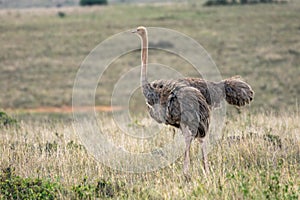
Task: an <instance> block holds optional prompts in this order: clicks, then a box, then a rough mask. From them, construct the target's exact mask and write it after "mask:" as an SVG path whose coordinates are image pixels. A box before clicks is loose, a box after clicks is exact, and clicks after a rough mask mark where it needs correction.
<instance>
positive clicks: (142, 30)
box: [132, 26, 147, 38]
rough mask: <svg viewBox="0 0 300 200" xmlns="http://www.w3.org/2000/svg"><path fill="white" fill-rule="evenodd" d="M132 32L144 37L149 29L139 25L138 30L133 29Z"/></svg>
mask: <svg viewBox="0 0 300 200" xmlns="http://www.w3.org/2000/svg"><path fill="white" fill-rule="evenodd" d="M132 33H137V34H138V35H139V36H141V37H142V38H144V37H145V36H146V35H147V30H146V28H145V27H144V26H139V27H137V29H136V30H133V31H132Z"/></svg>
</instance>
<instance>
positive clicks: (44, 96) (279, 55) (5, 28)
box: [0, 0, 300, 113]
mask: <svg viewBox="0 0 300 200" xmlns="http://www.w3.org/2000/svg"><path fill="white" fill-rule="evenodd" d="M99 4H100V5H99ZM0 8H1V9H0V21H1V23H0V46H1V49H0V91H1V93H0V109H2V110H5V111H8V112H14V113H22V112H50V113H51V112H71V110H70V106H71V105H72V89H73V84H74V80H75V76H76V73H77V71H78V69H79V67H80V65H81V63H82V62H83V60H84V59H85V57H86V56H87V55H88V54H89V52H90V51H91V50H92V49H93V48H94V47H96V46H97V45H98V44H99V43H101V42H102V41H104V40H105V39H107V38H109V37H110V36H112V35H114V34H117V33H120V32H123V31H127V30H130V29H133V28H136V27H137V26H140V25H144V26H146V27H164V28H169V29H174V30H176V31H179V32H181V33H183V34H186V35H188V36H190V37H191V38H193V39H195V40H196V41H197V42H198V43H200V44H201V45H202V46H203V47H204V48H205V49H206V50H207V52H208V53H209V54H210V56H211V57H212V59H213V60H214V61H215V63H216V65H217V67H218V69H219V70H220V73H221V75H222V77H223V78H227V77H231V76H235V75H241V76H242V77H243V79H244V80H245V81H247V82H248V83H249V84H250V85H251V86H252V87H253V90H254V91H255V100H254V101H253V103H252V104H251V106H250V107H248V108H246V109H248V110H250V111H251V112H254V113H255V112H269V111H270V112H278V113H280V112H286V111H287V112H294V111H298V107H299V106H298V104H299V103H298V102H299V96H300V95H299V94H300V87H299V85H300V84H299V83H300V79H299V77H300V76H299V75H300V34H299V33H300V24H299V18H300V14H299V13H300V12H299V11H300V4H299V2H298V1H291V0H289V1H287V0H276V1H275V0H273V1H272V0H248V1H247V0H228V1H226V0H208V1H204V0H203V1H195V0H185V1H179V0H178V1H158V0H155V1H154V0H153V1H152V0H151V1H137V0H111V1H110V0H108V1H105V0H80V1H79V0H48V1H45V0H34V1H29V0H28V1H27V0H22V1H19V0H0ZM150 42H151V41H150ZM136 43H137V44H136V45H137V48H139V45H140V43H139V41H138V40H137V41H136ZM162 45H170V44H162ZM171 45H172V44H171ZM149 62H156V63H161V64H164V65H169V66H172V67H173V68H174V69H176V70H179V71H180V73H182V74H183V75H185V76H198V74H197V72H196V71H195V70H193V68H192V67H191V66H189V64H188V63H186V62H185V61H184V60H183V59H182V58H180V57H178V56H176V55H172V54H170V53H167V52H163V51H157V50H156V51H151V50H150V52H149ZM139 64H140V52H139V51H134V52H131V53H130V54H127V55H124V56H122V57H120V58H119V59H117V60H115V61H114V62H113V63H112V64H111V66H110V67H109V69H108V70H107V71H106V72H105V73H104V75H103V78H101V80H100V81H99V84H98V88H97V94H96V105H97V106H99V107H101V106H102V107H103V109H102V110H103V111H107V110H108V111H109V110H110V103H111V102H110V99H111V95H112V90H113V87H114V84H115V83H116V82H117V80H118V79H119V78H120V76H121V75H122V74H124V73H125V72H127V71H128V70H129V69H131V68H133V67H135V66H138V65H139ZM150 79H151V78H150ZM133 96H134V97H135V98H134V99H133V100H132V101H130V103H131V104H132V105H131V106H132V107H133V108H137V109H140V110H143V109H145V107H144V106H145V105H144V101H143V97H142V96H141V94H140V91H139V90H137V91H136V93H135V94H134V95H133ZM99 110H101V108H99ZM230 110H233V111H234V110H235V108H229V112H231V111H230ZM234 112H235V111H234Z"/></svg>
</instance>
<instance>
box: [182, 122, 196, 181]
mask: <svg viewBox="0 0 300 200" xmlns="http://www.w3.org/2000/svg"><path fill="white" fill-rule="evenodd" d="M182 133H183V136H184V139H185V151H184V163H183V174H184V176H185V177H186V178H187V179H189V178H190V175H189V167H190V148H191V143H192V140H193V136H192V133H191V131H190V130H189V129H188V127H187V126H185V125H183V128H182Z"/></svg>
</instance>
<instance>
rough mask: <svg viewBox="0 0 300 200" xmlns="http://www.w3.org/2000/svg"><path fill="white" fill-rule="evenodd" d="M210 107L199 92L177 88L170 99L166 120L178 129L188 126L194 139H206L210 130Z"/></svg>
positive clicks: (192, 88) (186, 87)
mask: <svg viewBox="0 0 300 200" xmlns="http://www.w3.org/2000/svg"><path fill="white" fill-rule="evenodd" d="M209 115H210V110H209V106H208V104H207V103H206V100H205V98H204V97H203V95H202V94H201V92H200V91H199V90H197V89H196V88H194V87H190V86H185V87H178V88H175V89H174V90H173V91H172V92H171V94H170V95H169V98H168V105H167V109H166V120H167V122H168V123H169V124H171V125H173V126H177V127H182V126H183V125H185V126H187V127H188V128H189V130H190V131H191V133H192V135H193V136H194V137H204V136H205V135H206V132H207V131H208V128H209Z"/></svg>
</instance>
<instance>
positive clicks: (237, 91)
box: [132, 26, 254, 176]
mask: <svg viewBox="0 0 300 200" xmlns="http://www.w3.org/2000/svg"><path fill="white" fill-rule="evenodd" d="M132 32H133V33H137V34H138V35H139V36H140V38H141V46H142V47H141V61H142V68H141V86H142V92H143V95H144V96H145V100H146V104H147V106H148V111H149V113H150V116H151V117H152V118H153V119H154V120H156V121H157V122H158V123H165V124H167V125H171V126H174V127H176V128H179V129H181V131H182V133H183V136H184V138H185V144H186V147H185V153H184V164H183V172H184V174H185V175H186V176H189V164H190V156H189V154H190V146H191V142H192V141H193V140H194V139H198V141H199V142H200V143H201V144H202V145H201V150H202V158H203V165H204V170H205V172H206V173H208V162H207V154H206V150H205V149H206V148H205V147H206V145H205V141H204V138H205V136H206V134H207V132H208V129H209V121H210V111H211V109H213V108H215V107H218V106H219V105H220V103H221V101H222V100H223V99H225V100H226V101H227V102H228V103H229V104H232V105H236V106H244V105H246V104H248V103H250V101H252V99H253V96H254V92H253V91H252V89H251V87H250V86H249V85H248V84H247V83H245V82H243V81H242V80H240V78H238V77H232V78H229V79H225V80H223V81H221V82H211V81H206V80H204V79H201V78H182V79H176V80H155V81H153V82H148V80H147V61H148V37H147V30H146V28H145V27H142V26H140V27H138V28H137V29H136V30H134V31H132Z"/></svg>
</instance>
